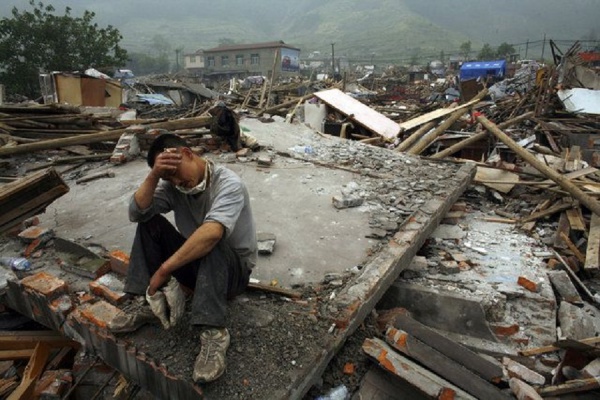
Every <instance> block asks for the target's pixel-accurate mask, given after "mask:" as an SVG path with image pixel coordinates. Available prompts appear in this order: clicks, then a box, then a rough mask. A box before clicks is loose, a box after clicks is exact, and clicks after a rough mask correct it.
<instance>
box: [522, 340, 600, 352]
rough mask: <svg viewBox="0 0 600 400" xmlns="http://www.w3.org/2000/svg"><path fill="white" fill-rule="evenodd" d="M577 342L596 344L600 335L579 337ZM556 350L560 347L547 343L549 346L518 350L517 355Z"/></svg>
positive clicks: (599, 341)
mask: <svg viewBox="0 0 600 400" xmlns="http://www.w3.org/2000/svg"><path fill="white" fill-rule="evenodd" d="M579 342H581V343H585V344H589V345H594V344H598V343H600V336H594V337H591V338H586V339H581V340H579ZM558 350H560V347H557V346H554V345H549V346H542V347H535V348H532V349H527V350H519V355H521V356H525V357H530V356H537V355H540V354H546V353H552V352H553V351H558Z"/></svg>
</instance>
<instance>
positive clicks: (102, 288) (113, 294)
mask: <svg viewBox="0 0 600 400" xmlns="http://www.w3.org/2000/svg"><path fill="white" fill-rule="evenodd" d="M124 288H125V284H124V283H123V282H121V280H120V279H119V278H118V277H117V276H116V275H114V274H112V273H108V274H105V275H102V276H101V277H100V278H98V279H96V280H95V281H93V282H90V291H91V292H92V293H94V294H95V295H96V296H100V297H103V298H104V299H105V300H107V301H108V302H109V303H110V304H113V305H118V304H121V303H123V302H124V301H125V300H127V298H128V297H129V295H128V294H127V293H125V292H124V291H123V290H124Z"/></svg>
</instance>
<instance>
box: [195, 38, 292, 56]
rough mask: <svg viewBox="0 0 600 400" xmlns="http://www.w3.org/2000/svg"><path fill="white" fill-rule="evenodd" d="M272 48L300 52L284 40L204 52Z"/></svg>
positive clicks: (216, 48) (231, 46)
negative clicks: (283, 48)
mask: <svg viewBox="0 0 600 400" xmlns="http://www.w3.org/2000/svg"><path fill="white" fill-rule="evenodd" d="M271 47H285V48H288V49H295V50H300V49H298V48H296V47H293V46H290V45H287V44H285V43H284V42H283V41H282V40H278V41H275V42H264V43H248V44H231V45H224V46H218V47H213V48H212V49H208V50H204V53H205V54H206V53H210V52H221V51H235V50H251V49H267V48H271Z"/></svg>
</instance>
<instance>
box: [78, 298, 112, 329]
mask: <svg viewBox="0 0 600 400" xmlns="http://www.w3.org/2000/svg"><path fill="white" fill-rule="evenodd" d="M79 312H80V314H81V316H82V317H83V318H85V319H87V320H88V321H90V322H91V323H93V324H94V325H96V326H98V327H100V328H106V327H107V326H108V323H109V322H110V321H112V320H113V318H115V316H116V315H117V314H118V313H119V312H121V310H119V309H118V308H117V307H115V306H113V305H112V304H110V303H108V302H106V301H103V300H100V301H98V302H97V303H94V304H84V305H82V306H80V307H79Z"/></svg>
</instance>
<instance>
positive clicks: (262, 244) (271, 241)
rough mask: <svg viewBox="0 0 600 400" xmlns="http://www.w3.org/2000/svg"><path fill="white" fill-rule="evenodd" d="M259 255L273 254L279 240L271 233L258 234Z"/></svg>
mask: <svg viewBox="0 0 600 400" xmlns="http://www.w3.org/2000/svg"><path fill="white" fill-rule="evenodd" d="M256 241H257V245H258V253H259V254H273V251H274V249H275V243H276V241H277V238H276V236H275V234H273V233H269V232H258V233H257V234H256Z"/></svg>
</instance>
